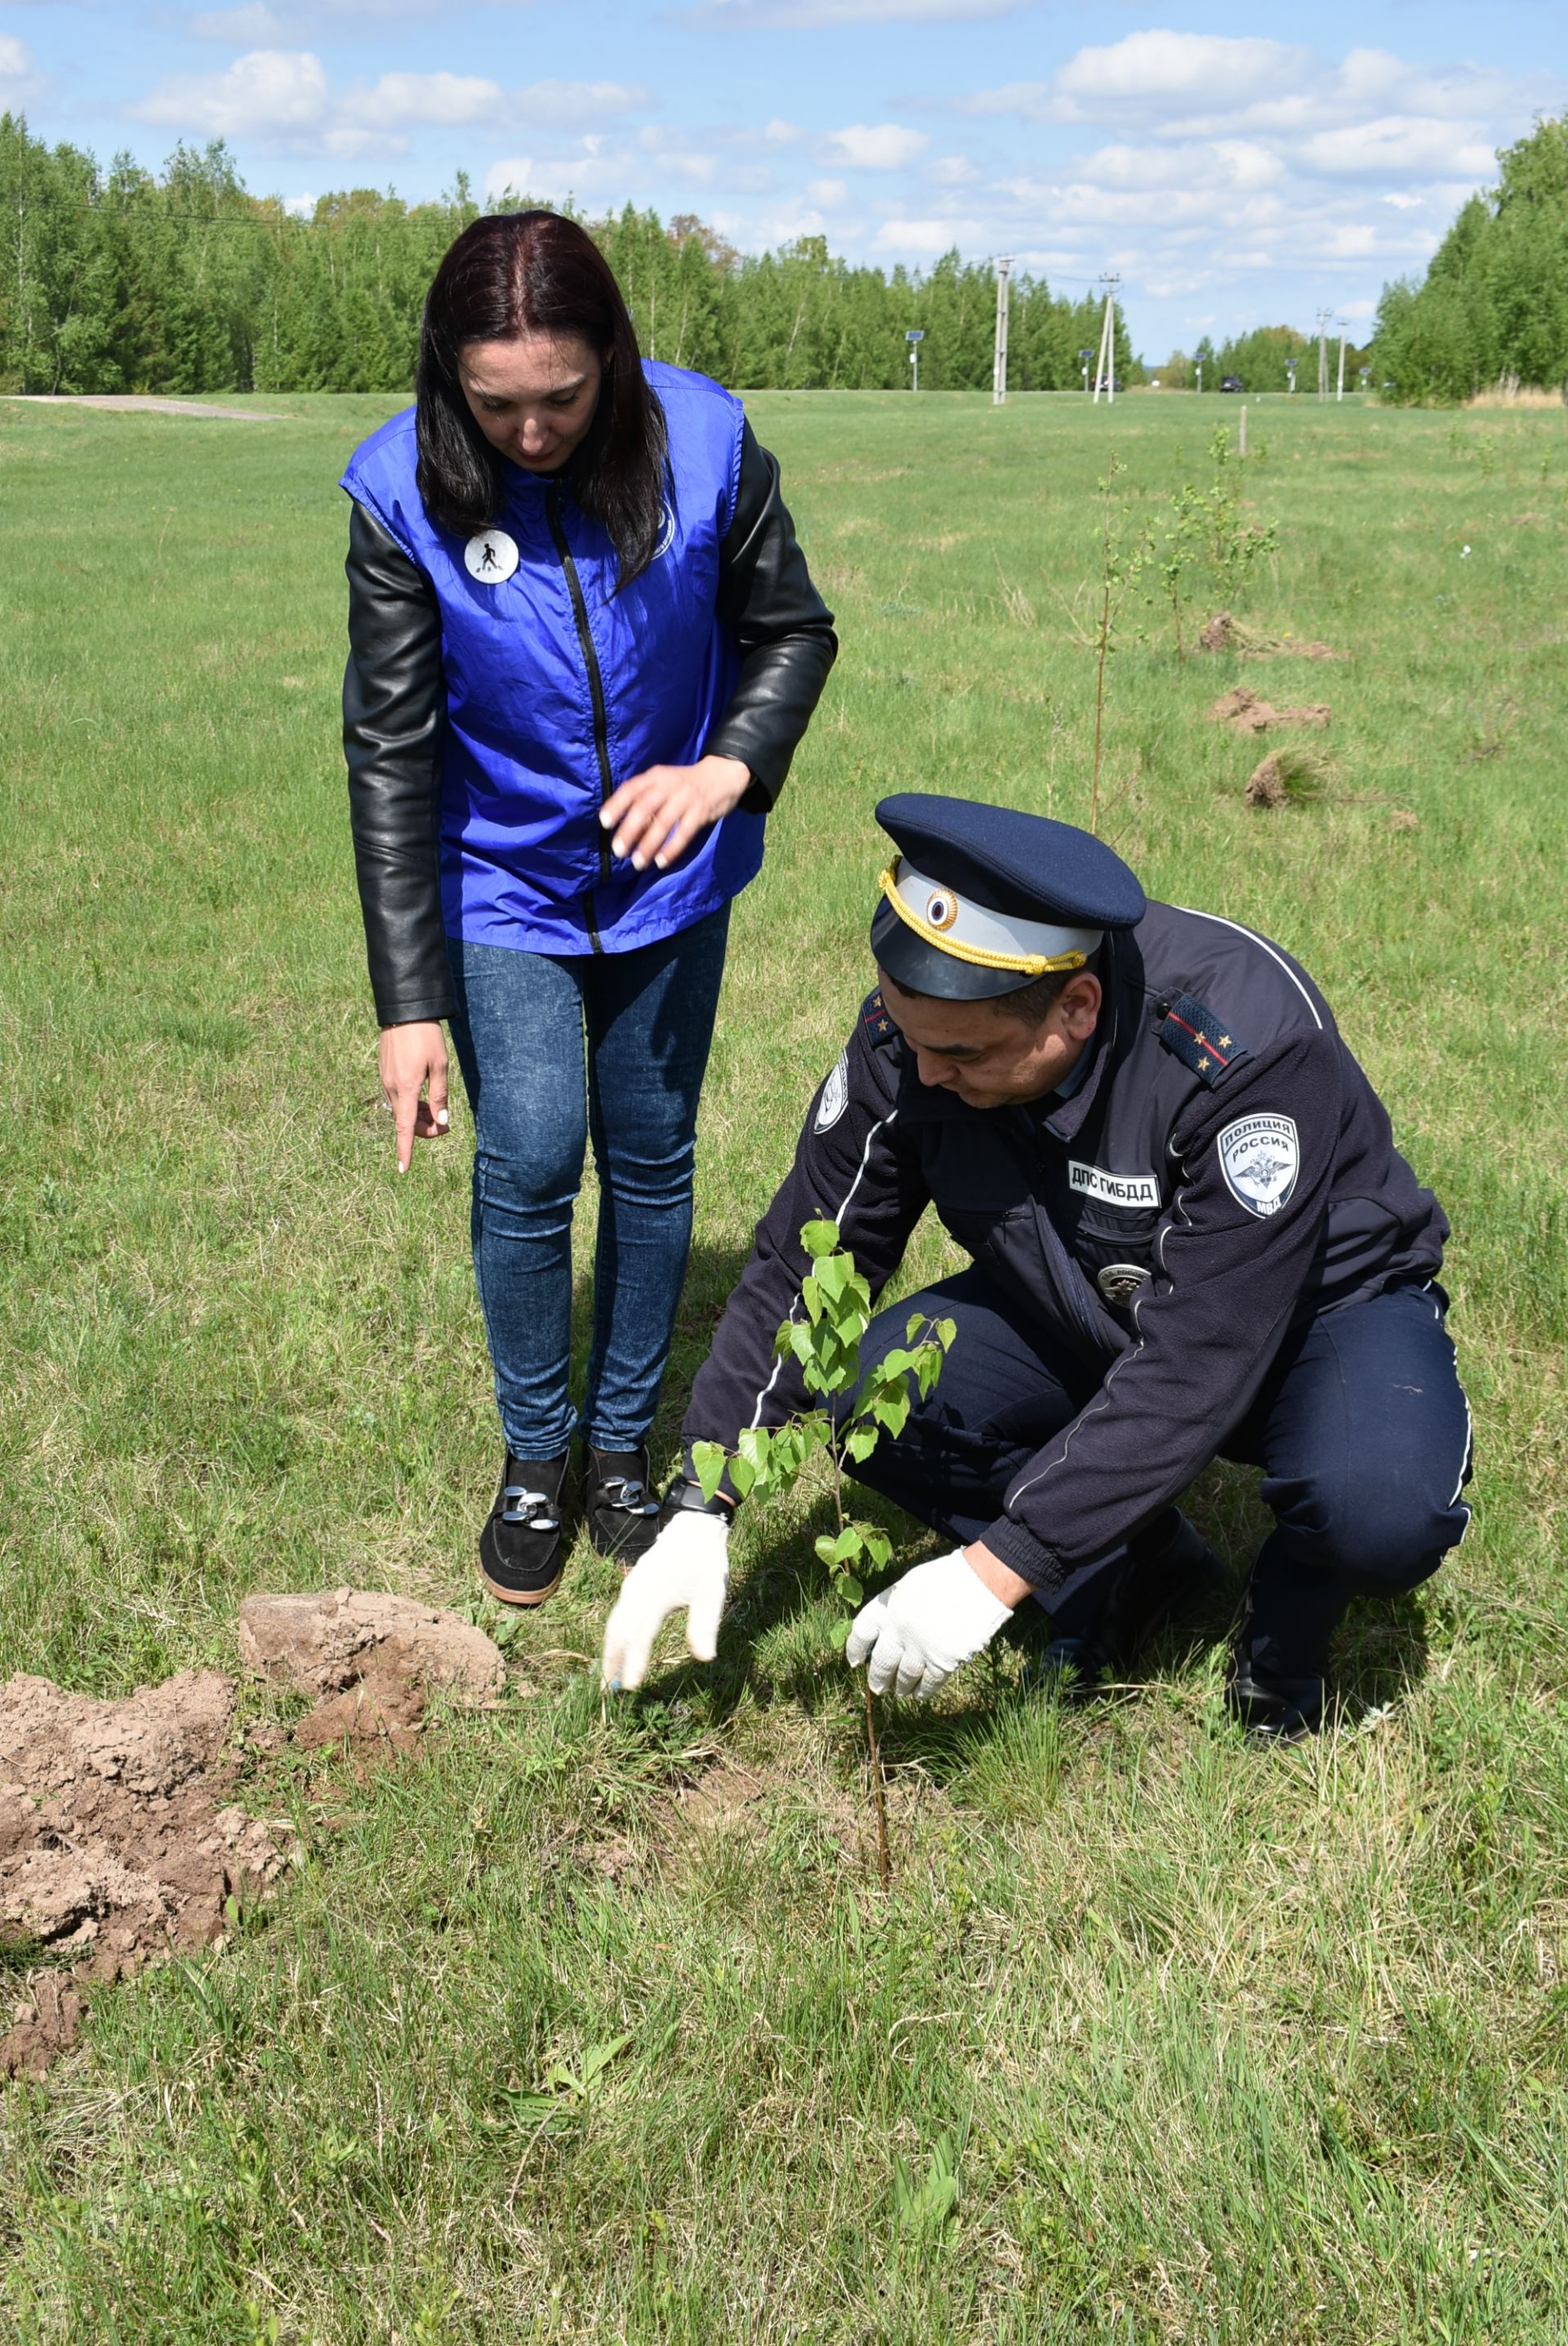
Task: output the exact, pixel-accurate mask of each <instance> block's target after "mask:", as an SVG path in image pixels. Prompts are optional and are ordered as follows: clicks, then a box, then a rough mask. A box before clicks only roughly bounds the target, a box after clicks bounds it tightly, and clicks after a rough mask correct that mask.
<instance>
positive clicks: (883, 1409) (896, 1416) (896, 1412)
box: [871, 1398, 910, 1442]
mask: <svg viewBox="0 0 1568 2346" xmlns="http://www.w3.org/2000/svg"><path fill="white" fill-rule="evenodd" d="M909 1413H910V1405H909V1402H908V1400H907V1398H906V1399H901V1400H898V1401H893V1400H887V1401H879V1402H878V1403H877V1404H876V1406H875V1408H874V1409H873V1410H872V1412H871V1414H872V1416H873V1417H874V1418H875V1419H876V1421H877V1423H878V1424H879V1425H881V1426H885V1427H886V1428H887V1430H888V1432H889V1433H891V1435H892V1437H893V1439H894V1441H895V1442H896V1441H897V1440H898V1437H899V1435H900V1434H901V1433H902V1432H903V1430H904V1427H905V1426H906V1425H907V1424H908V1423H909Z"/></svg>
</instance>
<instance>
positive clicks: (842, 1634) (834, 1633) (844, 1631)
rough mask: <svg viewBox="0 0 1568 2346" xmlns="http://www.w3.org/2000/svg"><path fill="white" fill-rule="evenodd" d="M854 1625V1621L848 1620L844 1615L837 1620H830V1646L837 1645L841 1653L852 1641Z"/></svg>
mask: <svg viewBox="0 0 1568 2346" xmlns="http://www.w3.org/2000/svg"><path fill="white" fill-rule="evenodd" d="M853 1626H854V1625H853V1623H852V1622H850V1621H846V1620H845V1619H844V1618H843V1617H842V1616H840V1618H839V1619H838V1620H837V1621H830V1622H829V1624H828V1643H829V1644H830V1646H836V1647H838V1649H839V1651H840V1653H842V1652H843V1650H844V1647H846V1646H847V1645H848V1644H849V1642H850V1629H851V1628H852V1627H853Z"/></svg>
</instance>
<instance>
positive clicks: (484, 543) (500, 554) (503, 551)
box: [463, 529, 517, 586]
mask: <svg viewBox="0 0 1568 2346" xmlns="http://www.w3.org/2000/svg"><path fill="white" fill-rule="evenodd" d="M463 566H464V568H465V569H466V570H467V572H468V575H469V576H470V577H471V578H477V579H478V580H479V582H480V584H481V586H504V584H505V582H506V580H507V579H508V578H510V577H511V576H512V573H513V572H514V570H515V569H516V567H517V541H516V539H515V538H512V537H508V536H507V535H506V532H505V531H504V529H482V530H481V531H480V532H479V534H478V535H477V536H475V537H471V538H470V539H469V541H468V544H467V545H466V546H464V547H463Z"/></svg>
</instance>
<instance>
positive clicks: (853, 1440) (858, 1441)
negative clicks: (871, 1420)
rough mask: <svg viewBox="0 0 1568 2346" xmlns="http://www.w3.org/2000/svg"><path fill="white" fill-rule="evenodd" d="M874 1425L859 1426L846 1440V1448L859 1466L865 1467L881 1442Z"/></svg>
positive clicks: (853, 1429) (855, 1427)
mask: <svg viewBox="0 0 1568 2346" xmlns="http://www.w3.org/2000/svg"><path fill="white" fill-rule="evenodd" d="M880 1440H881V1435H880V1434H879V1433H878V1431H877V1428H876V1427H875V1426H874V1425H857V1426H854V1427H852V1428H851V1429H850V1433H848V1434H847V1435H846V1436H845V1438H844V1447H845V1449H846V1450H847V1451H848V1452H849V1454H850V1457H851V1458H852V1459H853V1460H854V1462H855V1464H856V1465H857V1466H863V1465H864V1464H865V1463H866V1460H867V1459H868V1458H869V1457H870V1456H871V1453H872V1451H873V1450H874V1449H875V1448H876V1446H877V1443H878V1442H879V1441H880Z"/></svg>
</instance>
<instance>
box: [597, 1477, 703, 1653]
mask: <svg viewBox="0 0 1568 2346" xmlns="http://www.w3.org/2000/svg"><path fill="white" fill-rule="evenodd" d="M728 1586H729V1525H728V1522H727V1521H726V1519H725V1518H724V1517H723V1516H721V1515H699V1514H698V1513H697V1510H696V1509H695V1508H681V1509H679V1510H678V1511H677V1513H676V1514H674V1515H671V1516H670V1518H669V1521H668V1522H667V1524H666V1525H665V1527H664V1529H663V1530H662V1531H661V1532H660V1534H659V1535H658V1537H657V1539H656V1540H655V1542H654V1544H653V1545H652V1547H650V1548H649V1550H648V1552H647V1556H644V1557H643V1559H642V1562H641V1563H640V1564H634V1565H633V1566H632V1568H631V1570H630V1571H629V1572H628V1573H627V1575H626V1582H625V1585H624V1586H623V1587H622V1589H621V1593H620V1595H619V1596H617V1597H616V1603H615V1609H614V1611H613V1612H612V1613H611V1615H610V1617H609V1619H608V1620H607V1621H606V1624H605V1652H604V1659H603V1661H602V1662H601V1664H600V1666H599V1683H600V1685H601V1686H603V1687H606V1688H608V1689H609V1690H610V1691H611V1692H612V1693H614V1692H615V1691H616V1689H617V1688H626V1691H627V1692H628V1693H629V1692H630V1690H631V1688H633V1687H640V1686H641V1684H642V1682H643V1680H644V1678H647V1674H648V1658H649V1656H650V1655H651V1654H652V1652H653V1648H654V1640H655V1638H656V1637H657V1636H658V1633H659V1631H660V1630H661V1629H662V1628H663V1627H664V1625H665V1623H666V1622H667V1620H668V1619H669V1617H670V1615H671V1614H672V1613H684V1614H685V1615H686V1642H687V1645H688V1646H689V1647H690V1648H691V1652H692V1656H693V1658H694V1659H695V1660H697V1661H699V1662H710V1661H712V1659H713V1658H714V1656H715V1654H716V1653H717V1652H718V1624H719V1621H720V1618H721V1617H722V1616H723V1612H724V1597H725V1592H726V1590H727V1589H728Z"/></svg>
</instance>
